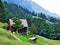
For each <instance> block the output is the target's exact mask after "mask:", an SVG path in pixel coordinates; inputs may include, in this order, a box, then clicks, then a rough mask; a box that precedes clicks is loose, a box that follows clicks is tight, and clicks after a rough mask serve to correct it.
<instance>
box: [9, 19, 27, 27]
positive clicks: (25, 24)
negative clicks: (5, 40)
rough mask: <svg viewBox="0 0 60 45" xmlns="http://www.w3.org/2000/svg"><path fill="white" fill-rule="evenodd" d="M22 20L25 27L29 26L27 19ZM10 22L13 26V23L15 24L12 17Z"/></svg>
mask: <svg viewBox="0 0 60 45" xmlns="http://www.w3.org/2000/svg"><path fill="white" fill-rule="evenodd" d="M20 21H21V22H22V24H23V26H24V27H28V23H27V20H26V19H20ZM9 23H10V26H12V25H13V24H15V23H14V22H13V20H12V19H9Z"/></svg>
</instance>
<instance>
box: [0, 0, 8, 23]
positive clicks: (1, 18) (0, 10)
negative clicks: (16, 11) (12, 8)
mask: <svg viewBox="0 0 60 45" xmlns="http://www.w3.org/2000/svg"><path fill="white" fill-rule="evenodd" d="M7 14H8V11H7V10H6V8H5V7H4V5H3V3H2V1H1V0H0V22H7V20H8V15H7Z"/></svg>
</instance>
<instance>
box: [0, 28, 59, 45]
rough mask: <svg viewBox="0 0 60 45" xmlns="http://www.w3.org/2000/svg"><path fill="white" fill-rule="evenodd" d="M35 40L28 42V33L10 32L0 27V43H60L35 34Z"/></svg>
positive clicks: (16, 44) (19, 44) (53, 44)
mask: <svg viewBox="0 0 60 45" xmlns="http://www.w3.org/2000/svg"><path fill="white" fill-rule="evenodd" d="M36 37H37V38H38V39H37V42H36V43H31V42H29V38H31V36H30V35H21V34H12V33H10V32H8V31H6V30H5V29H1V28H0V45H60V40H50V39H47V38H44V37H42V36H38V35H37V36H36Z"/></svg>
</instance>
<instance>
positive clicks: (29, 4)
mask: <svg viewBox="0 0 60 45" xmlns="http://www.w3.org/2000/svg"><path fill="white" fill-rule="evenodd" d="M5 1H7V2H11V3H15V4H17V5H20V6H22V7H23V8H27V9H28V10H29V11H31V12H33V11H34V12H36V13H41V12H42V13H44V14H46V16H47V17H48V16H50V17H55V18H57V19H58V18H59V19H60V16H58V14H54V13H51V12H49V11H48V10H46V9H44V8H42V7H41V6H40V5H38V4H36V3H35V2H33V1H32V0H13V1H12V0H5Z"/></svg>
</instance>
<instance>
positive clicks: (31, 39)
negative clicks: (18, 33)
mask: <svg viewBox="0 0 60 45" xmlns="http://www.w3.org/2000/svg"><path fill="white" fill-rule="evenodd" d="M36 40H37V38H36V37H32V38H30V39H29V41H30V42H32V43H34V42H36Z"/></svg>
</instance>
